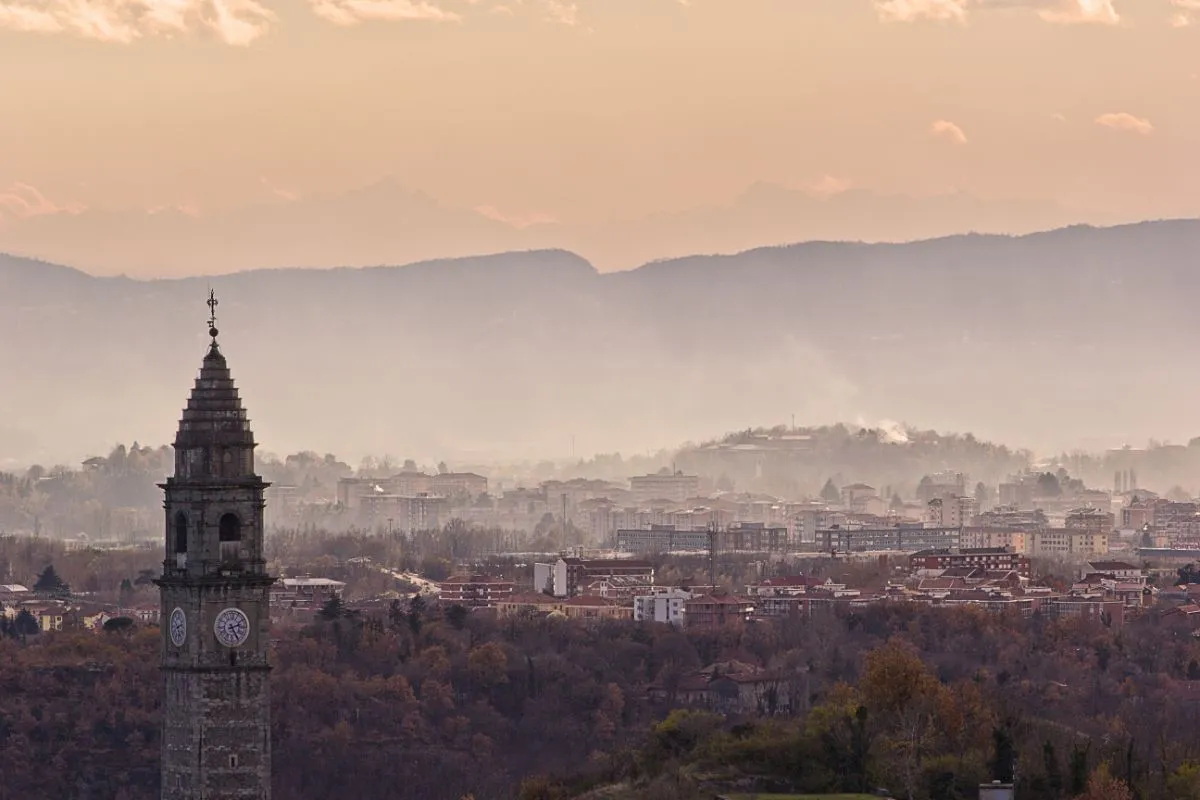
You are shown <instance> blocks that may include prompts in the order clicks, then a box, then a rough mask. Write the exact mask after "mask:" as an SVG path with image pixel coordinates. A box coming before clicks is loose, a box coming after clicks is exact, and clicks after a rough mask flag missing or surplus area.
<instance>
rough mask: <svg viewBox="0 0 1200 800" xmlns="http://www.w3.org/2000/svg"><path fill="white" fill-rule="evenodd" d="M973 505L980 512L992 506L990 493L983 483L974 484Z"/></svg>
mask: <svg viewBox="0 0 1200 800" xmlns="http://www.w3.org/2000/svg"><path fill="white" fill-rule="evenodd" d="M975 504H976V505H977V506H979V510H980V511H986V510H987V509H988V508H989V507H990V506H991V504H992V493H991V491H990V490H989V489H988V487H987V484H985V483H984V482H983V481H980V482H979V483H977V484H975Z"/></svg>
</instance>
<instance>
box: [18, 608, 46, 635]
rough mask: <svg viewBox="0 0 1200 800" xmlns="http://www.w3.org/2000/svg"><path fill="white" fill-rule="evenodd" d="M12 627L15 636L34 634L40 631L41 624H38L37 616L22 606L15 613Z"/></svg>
mask: <svg viewBox="0 0 1200 800" xmlns="http://www.w3.org/2000/svg"><path fill="white" fill-rule="evenodd" d="M13 628H14V630H15V631H16V633H17V636H35V635H37V634H39V633H41V632H42V626H41V625H39V624H38V621H37V617H35V616H33V614H30V613H29V609H28V608H22V609H21V610H20V611H19V612H18V613H17V618H16V619H15V620H13Z"/></svg>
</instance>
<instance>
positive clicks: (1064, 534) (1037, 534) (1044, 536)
mask: <svg viewBox="0 0 1200 800" xmlns="http://www.w3.org/2000/svg"><path fill="white" fill-rule="evenodd" d="M1026 542H1027V552H1028V553H1029V555H1031V556H1047V555H1049V556H1055V555H1056V556H1098V555H1104V554H1106V553H1107V552H1108V534H1107V533H1096V532H1095V531H1092V530H1073V529H1071V528H1046V529H1044V530H1040V531H1031V532H1029V533H1027V534H1026Z"/></svg>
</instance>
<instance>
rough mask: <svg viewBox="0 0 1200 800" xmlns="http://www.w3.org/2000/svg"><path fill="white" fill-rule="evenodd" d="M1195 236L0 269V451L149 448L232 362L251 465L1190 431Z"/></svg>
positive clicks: (1060, 234)
mask: <svg viewBox="0 0 1200 800" xmlns="http://www.w3.org/2000/svg"><path fill="white" fill-rule="evenodd" d="M1198 256H1200V222H1197V221H1191V220H1189V221H1170V222H1152V223H1143V224H1139V225H1130V226H1123V227H1116V228H1106V229H1097V228H1088V227H1075V228H1066V229H1062V230H1057V231H1053V232H1049V233H1041V234H1034V235H1029V236H1022V237H1004V236H977V235H966V236H957V237H951V238H945V239H937V240H930V241H923V242H915V243H910V244H853V243H808V244H798V245H791V246H786V247H776V248H766V249H760V250H752V251H748V252H745V253H740V254H737V255H728V256H694V257H691V258H685V259H678V260H672V261H663V262H655V263H651V264H647V265H645V266H643V267H641V268H639V269H636V270H632V271H629V272H623V273H608V274H600V273H598V272H597V271H596V270H595V269H593V268H592V267H591V265H590V264H588V263H587V262H586V261H584V260H583V259H581V258H579V257H578V256H576V255H573V254H571V253H568V252H564V251H537V252H527V253H506V254H502V255H494V256H486V257H479V258H467V259H457V260H451V261H440V262H425V263H421V264H415V265H410V266H405V267H380V268H366V269H336V270H271V271H255V272H245V273H239V274H234V275H229V276H224V277H219V278H214V279H212V280H211V281H210V280H209V279H186V280H158V281H135V280H131V279H127V278H105V279H101V278H92V277H89V276H87V275H85V274H83V273H80V272H77V271H75V270H71V269H67V268H64V267H58V266H53V265H49V264H42V263H38V262H32V261H27V260H21V259H16V258H9V257H0V314H3V317H2V318H3V319H4V321H5V326H6V336H5V341H6V345H5V346H4V347H3V348H0V368H3V371H4V372H3V374H4V375H5V382H4V390H3V392H0V457H4V458H8V459H16V460H23V461H28V460H34V459H36V460H43V461H44V460H52V459H54V458H58V457H62V458H65V457H67V456H72V457H74V456H75V455H78V454H80V453H81V451H94V452H106V451H107V448H108V447H110V446H111V445H112V444H113V443H114V442H116V441H130V440H133V439H141V440H144V441H161V440H163V439H164V438H165V437H168V436H169V435H170V434H171V433H172V432H173V430H174V427H175V424H176V420H177V418H178V415H179V409H180V408H181V406H182V404H183V402H184V400H185V398H186V394H187V391H188V389H189V387H190V384H191V380H192V378H193V376H194V374H195V371H196V370H197V368H198V367H199V362H200V358H201V357H202V355H203V352H204V347H205V341H206V336H205V327H206V326H205V324H204V320H205V317H206V312H207V309H206V308H205V306H204V303H203V301H204V298H205V296H206V294H207V288H208V285H209V283H210V282H211V284H212V286H213V287H214V288H215V289H216V290H217V292H218V295H219V297H220V298H221V306H220V308H219V316H220V321H219V324H220V327H221V329H222V335H221V342H222V346H223V348H224V350H225V352H226V354H227V355H228V357H229V359H230V364H231V367H232V368H233V371H234V376H235V378H236V379H237V381H238V383H239V386H240V387H241V388H242V391H243V396H244V397H245V398H246V401H247V404H248V407H249V409H250V412H251V416H252V417H253V418H254V421H255V422H254V424H255V430H256V432H257V433H258V438H259V439H260V441H262V442H263V445H264V447H265V448H267V449H269V450H273V451H280V452H290V451H293V450H295V449H300V448H312V449H317V450H321V451H325V450H329V451H334V452H338V453H340V454H346V455H347V456H351V457H353V456H354V455H355V454H360V453H364V452H373V453H380V452H390V453H393V454H396V455H402V454H403V455H413V456H417V457H433V456H438V457H449V458H454V457H456V454H466V453H470V454H472V455H477V456H483V457H486V456H489V455H508V456H511V455H523V454H529V455H544V454H549V455H554V454H564V455H565V454H566V453H568V452H569V451H570V450H569V448H570V447H571V442H572V440H573V439H574V441H575V443H576V450H577V451H578V452H581V453H587V452H592V451H611V450H617V449H621V450H625V451H626V452H629V451H630V450H644V449H645V448H647V447H658V446H667V445H672V444H676V443H678V442H681V441H685V440H689V439H699V438H705V437H708V436H711V435H713V434H716V433H720V432H723V431H731V430H741V429H745V428H747V427H750V426H756V425H764V424H768V425H769V424H775V423H778V422H784V421H787V420H788V419H789V418H790V416H791V415H792V414H794V415H795V417H796V420H797V422H798V423H808V424H820V423H825V422H832V421H837V420H844V421H847V422H851V423H854V422H860V423H862V424H868V425H869V424H874V423H877V422H879V421H880V420H886V419H890V420H899V421H905V422H910V423H913V424H920V425H922V426H926V427H936V428H938V429H940V430H956V431H960V432H965V431H972V432H974V433H975V434H977V435H979V436H980V437H986V438H987V439H990V440H993V441H1000V442H1005V443H1007V444H1010V445H1012V446H1016V447H1021V446H1032V447H1035V448H1042V449H1047V450H1048V449H1051V448H1054V449H1057V448H1062V447H1069V446H1072V445H1076V444H1084V445H1090V444H1098V445H1109V444H1118V443H1120V441H1121V440H1128V441H1131V442H1133V443H1135V444H1140V443H1142V442H1143V441H1144V440H1145V439H1146V438H1147V437H1150V436H1157V437H1159V438H1166V439H1174V440H1177V441H1186V440H1187V439H1188V438H1190V436H1192V435H1193V434H1195V433H1196V432H1197V430H1198V429H1200V425H1198V424H1197V422H1196V417H1195V413H1194V408H1195V406H1196V402H1197V400H1198V399H1200V387H1198V386H1197V385H1196V379H1195V378H1194V377H1193V376H1192V370H1191V369H1190V363H1191V359H1192V357H1193V352H1194V350H1195V346H1194V343H1195V342H1196V339H1197V333H1198V332H1200V316H1198V315H1197V314H1196V313H1195V309H1194V297H1195V296H1196V291H1197V289H1198V288H1200V271H1198V270H1197V266H1198V261H1200V258H1198Z"/></svg>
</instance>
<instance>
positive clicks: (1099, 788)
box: [1076, 764, 1133, 800]
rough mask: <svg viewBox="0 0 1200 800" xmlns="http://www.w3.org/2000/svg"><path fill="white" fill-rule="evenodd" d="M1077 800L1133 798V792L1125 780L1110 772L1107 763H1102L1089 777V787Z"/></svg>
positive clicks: (1123, 799)
mask: <svg viewBox="0 0 1200 800" xmlns="http://www.w3.org/2000/svg"><path fill="white" fill-rule="evenodd" d="M1076 800H1133V792H1131V791H1129V786H1128V784H1126V783H1125V781H1123V780H1119V779H1118V778H1114V777H1113V776H1112V775H1111V774H1109V771H1108V765H1107V764H1101V765H1100V767H1099V768H1098V769H1097V770H1096V771H1095V772H1093V773H1092V776H1091V777H1090V778H1088V782H1087V788H1086V789H1085V790H1084V792H1083V794H1081V795H1079V796H1078V797H1077V798H1076Z"/></svg>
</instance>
